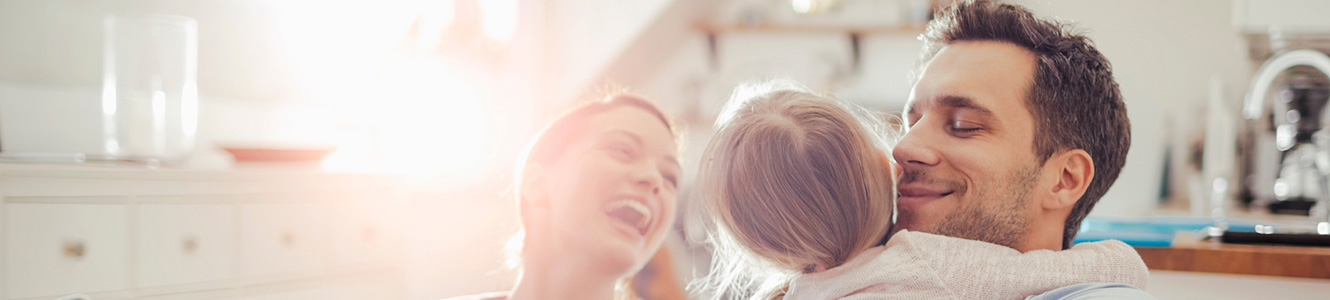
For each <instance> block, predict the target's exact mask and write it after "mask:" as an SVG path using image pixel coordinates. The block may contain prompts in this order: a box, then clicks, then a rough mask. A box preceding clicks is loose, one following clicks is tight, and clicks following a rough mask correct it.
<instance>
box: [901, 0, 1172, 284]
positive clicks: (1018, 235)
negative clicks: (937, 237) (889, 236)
mask: <svg viewBox="0 0 1330 300" xmlns="http://www.w3.org/2000/svg"><path fill="white" fill-rule="evenodd" d="M1068 28H1069V26H1067V25H1065V24H1061V23H1057V22H1053V21H1048V20H1042V19H1038V18H1035V17H1034V16H1033V15H1032V14H1031V13H1030V11H1029V10H1027V9H1025V8H1024V7H1020V6H1016V5H1009V4H1001V3H994V2H990V1H963V2H960V3H956V4H955V5H953V6H951V7H949V8H947V9H946V10H944V11H942V12H940V13H939V14H938V16H937V18H936V19H935V20H934V21H933V22H931V23H930V24H929V26H928V29H927V32H926V33H924V35H923V40H924V53H923V56H922V59H921V64H920V65H921V69H920V70H919V71H917V73H916V78H915V83H914V88H913V89H912V90H911V93H910V100H909V102H908V104H907V106H906V109H905V112H904V117H905V121H906V125H907V128H908V130H907V132H906V134H905V136H904V137H903V138H902V140H901V141H900V143H899V144H897V145H896V148H895V149H894V150H893V152H892V155H893V157H894V158H895V160H896V162H897V163H899V164H900V166H901V168H902V169H903V175H902V176H901V180H900V181H899V193H900V195H899V196H900V197H899V199H898V200H897V205H898V208H899V210H898V211H899V216H898V219H897V223H896V225H897V226H896V229H897V230H899V229H908V230H912V231H923V232H929V233H935V234H941V235H947V236H953V237H959V238H966V239H973V240H980V241H985V242H990V243H994V244H999V245H1004V246H1008V247H1011V248H1013V249H1016V250H1019V251H1021V252H1029V251H1033V250H1040V249H1047V250H1054V251H1058V250H1063V249H1067V248H1069V247H1071V244H1072V243H1071V241H1072V239H1073V238H1074V237H1075V235H1076V232H1077V230H1078V229H1079V227H1080V223H1081V220H1083V219H1084V218H1085V215H1086V214H1088V213H1089V212H1090V209H1091V208H1093V207H1094V205H1095V203H1096V202H1098V201H1099V198H1100V197H1102V196H1103V195H1104V192H1106V191H1107V190H1108V188H1109V186H1110V185H1112V184H1113V181H1114V180H1116V179H1117V176H1118V173H1119V171H1120V170H1121V169H1122V166H1123V163H1124V161H1125V158H1126V155H1127V149H1128V148H1129V147H1130V144H1131V126H1130V124H1129V123H1128V120H1127V111H1126V107H1125V106H1124V104H1123V102H1122V95H1121V93H1120V92H1119V90H1118V85H1117V83H1116V82H1115V81H1114V79H1113V73H1112V68H1111V67H1110V65H1109V62H1108V60H1107V59H1106V58H1104V56H1103V55H1102V54H1100V53H1099V51H1098V50H1096V49H1095V47H1094V45H1093V44H1092V43H1091V41H1090V40H1089V39H1088V38H1086V37H1085V36H1083V35H1080V34H1077V33H1073V32H1070V31H1069V29H1068ZM1069 288H1072V290H1064V289H1059V290H1055V292H1050V293H1049V294H1056V295H1064V296H1065V295H1079V294H1078V291H1080V290H1087V289H1088V290H1091V291H1093V290H1096V289H1099V290H1104V289H1115V288H1117V289H1121V288H1122V287H1113V286H1106V285H1099V286H1089V287H1069ZM1125 289H1128V290H1129V291H1128V292H1131V293H1138V294H1135V295H1133V296H1141V294H1143V292H1141V291H1139V290H1135V289H1133V288H1130V287H1125ZM1128 295H1130V294H1128ZM1045 296H1049V295H1045ZM1144 296H1145V297H1148V295H1144Z"/></svg>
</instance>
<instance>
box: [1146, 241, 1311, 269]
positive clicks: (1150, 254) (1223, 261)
mask: <svg viewBox="0 0 1330 300" xmlns="http://www.w3.org/2000/svg"><path fill="white" fill-rule="evenodd" d="M1136 252H1137V253H1140V255H1141V259H1142V260H1144V261H1145V265H1146V266H1148V267H1149V268H1150V270H1171V271H1194V272H1209V273H1227V274H1247V275H1270V276H1285V277H1304V278H1320V279H1330V247H1310V246H1279V245H1244V244H1224V243H1216V242H1210V241H1182V239H1179V240H1177V241H1174V242H1173V246H1172V247H1167V248H1154V247H1137V248H1136Z"/></svg>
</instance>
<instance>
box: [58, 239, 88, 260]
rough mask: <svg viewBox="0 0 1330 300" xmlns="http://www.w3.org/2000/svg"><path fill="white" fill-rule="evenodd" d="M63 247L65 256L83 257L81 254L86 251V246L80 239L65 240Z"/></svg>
mask: <svg viewBox="0 0 1330 300" xmlns="http://www.w3.org/2000/svg"><path fill="white" fill-rule="evenodd" d="M63 248H64V252H65V257H68V258H72V259H83V255H85V254H87V253H88V246H87V245H85V244H84V243H83V241H81V240H72V241H66V242H65V245H64V247H63Z"/></svg>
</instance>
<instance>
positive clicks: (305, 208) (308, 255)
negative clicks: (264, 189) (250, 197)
mask: <svg viewBox="0 0 1330 300" xmlns="http://www.w3.org/2000/svg"><path fill="white" fill-rule="evenodd" d="M324 206H326V204H287V203H278V204H245V205H242V206H241V208H240V236H241V256H240V259H241V261H242V262H241V269H242V271H241V273H242V274H243V275H245V276H254V277H263V278H265V279H267V278H282V279H286V278H293V277H301V276H307V275H309V274H313V273H315V272H318V271H320V268H321V267H322V263H323V257H322V254H324V253H326V252H327V251H325V250H326V249H329V248H328V245H327V241H326V240H325V239H324V237H325V235H324V226H323V222H322V221H323V217H324V215H325V213H324V212H325V211H326V209H325V208H324Z"/></svg>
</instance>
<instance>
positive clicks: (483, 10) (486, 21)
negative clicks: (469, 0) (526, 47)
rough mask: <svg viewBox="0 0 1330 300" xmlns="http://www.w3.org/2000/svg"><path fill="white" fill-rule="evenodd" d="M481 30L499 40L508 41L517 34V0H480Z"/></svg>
mask: <svg viewBox="0 0 1330 300" xmlns="http://www.w3.org/2000/svg"><path fill="white" fill-rule="evenodd" d="M480 14H481V20H482V21H481V22H483V23H482V24H481V31H484V33H485V36H488V37H489V38H491V39H494V40H495V41H498V42H504V43H506V42H508V41H511V40H512V39H513V35H516V34H517V21H518V9H517V0H480Z"/></svg>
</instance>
